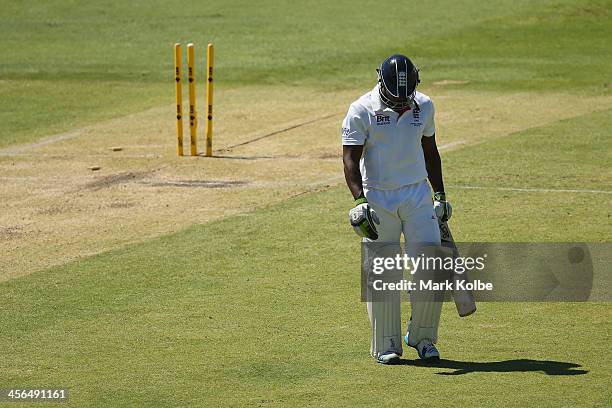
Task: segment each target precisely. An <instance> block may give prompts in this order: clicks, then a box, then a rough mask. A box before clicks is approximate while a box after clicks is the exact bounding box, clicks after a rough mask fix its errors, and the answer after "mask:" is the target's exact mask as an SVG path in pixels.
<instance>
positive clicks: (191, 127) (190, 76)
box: [187, 43, 198, 156]
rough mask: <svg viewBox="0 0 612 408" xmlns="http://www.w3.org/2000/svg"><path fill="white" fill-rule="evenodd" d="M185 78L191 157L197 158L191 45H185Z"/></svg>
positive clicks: (193, 60) (193, 62)
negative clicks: (187, 90) (187, 83)
mask: <svg viewBox="0 0 612 408" xmlns="http://www.w3.org/2000/svg"><path fill="white" fill-rule="evenodd" d="M187 71H188V72H187V78H188V80H189V131H190V136H191V155H192V156H197V154H198V147H197V141H196V139H197V128H198V114H197V111H196V93H195V55H194V45H193V43H189V44H187Z"/></svg>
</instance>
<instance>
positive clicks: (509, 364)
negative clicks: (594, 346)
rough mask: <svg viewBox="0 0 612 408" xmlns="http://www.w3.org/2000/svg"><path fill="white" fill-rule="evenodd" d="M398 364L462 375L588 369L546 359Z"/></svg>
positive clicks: (560, 372) (568, 372)
mask: <svg viewBox="0 0 612 408" xmlns="http://www.w3.org/2000/svg"><path fill="white" fill-rule="evenodd" d="M399 364H400V365H409V366H414V367H428V368H448V369H452V370H455V371H452V372H440V373H436V374H439V375H462V374H469V373H510V372H525V373H527V372H533V371H541V372H543V373H544V374H547V375H583V374H586V373H588V370H575V368H578V367H582V366H581V365H580V364H575V363H566V362H563V361H548V360H528V359H520V360H505V361H491V362H487V363H477V362H473V361H455V360H445V359H441V360H439V361H436V362H431V363H427V362H423V361H420V360H401V361H400V363H399Z"/></svg>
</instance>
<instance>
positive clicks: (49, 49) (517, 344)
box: [0, 0, 612, 407]
mask: <svg viewBox="0 0 612 408" xmlns="http://www.w3.org/2000/svg"><path fill="white" fill-rule="evenodd" d="M412 7H413V6H411V5H409V4H408V3H406V4H404V3H402V4H398V2H390V1H389V2H377V3H371V2H364V3H363V4H361V5H359V4H357V3H356V2H353V1H348V0H343V1H337V2H326V1H322V0H321V1H305V2H289V1H285V2H282V1H271V0H270V1H259V2H257V1H218V0H215V1H207V2H205V3H203V4H198V3H188V2H179V1H172V2H170V1H143V0H136V1H132V2H119V1H109V2H93V1H83V2H80V1H68V0H64V1H59V0H56V1H46V2H39V3H37V4H35V5H28V6H24V4H23V2H18V1H7V0H0V8H1V9H2V13H1V14H0V51H1V52H2V55H3V58H2V61H0V146H5V145H9V144H14V143H21V142H27V141H33V140H36V139H38V138H40V137H44V136H47V135H50V134H54V133H57V132H63V131H67V130H71V129H75V128H78V127H80V126H83V125H86V124H90V123H96V122H98V121H101V120H103V119H107V118H111V117H118V116H122V115H126V114H129V113H132V112H139V111H142V110H144V109H147V108H149V107H154V106H160V105H165V104H172V102H173V98H174V95H173V85H172V59H171V58H172V44H173V43H174V42H176V41H179V40H180V41H183V42H186V41H189V40H193V41H195V42H196V43H197V44H198V46H199V51H200V52H202V51H203V49H204V45H205V44H206V43H207V42H208V41H213V42H214V43H215V45H216V47H217V73H218V76H217V78H218V86H219V87H220V88H222V87H226V88H229V87H232V88H240V87H241V86H242V85H253V84H265V85H268V86H271V87H272V86H275V85H276V84H283V85H293V86H295V87H304V88H307V87H317V88H322V89H329V90H330V92H333V90H335V89H363V90H365V89H368V88H369V87H370V86H371V85H372V80H373V74H374V72H373V68H374V66H375V64H377V63H379V62H380V61H381V60H382V58H384V57H385V56H387V55H388V54H389V53H391V52H395V51H397V50H401V51H403V52H406V53H407V54H409V55H411V56H414V59H415V60H416V61H417V62H418V64H419V65H420V67H421V68H422V73H423V85H424V86H425V87H427V86H429V85H430V84H431V83H432V82H433V81H439V80H454V81H464V83H462V84H455V85H450V86H453V87H464V88H465V89H469V90H476V91H478V90H482V91H487V90H496V91H498V92H507V93H508V94H510V93H513V92H516V91H533V92H564V94H565V95H573V98H571V99H569V100H562V101H559V103H565V104H567V106H568V109H571V107H572V105H573V104H576V103H580V101H581V99H580V97H581V95H609V92H610V90H609V67H610V66H612V58H611V57H610V53H609V44H610V43H612V34H611V30H610V28H609V27H610V13H611V11H612V10H611V6H610V3H609V2H608V1H596V0H593V1H586V0H577V1H570V0H550V1H537V2H532V1H527V0H519V1H510V0H499V1H495V2H482V1H477V0H472V1H467V2H460V3H459V2H453V1H436V2H427V3H425V2H422V3H419V4H418V5H416V6H414V8H412ZM200 73H201V71H200ZM200 78H201V75H200ZM432 97H434V100H435V95H432ZM593 110H594V111H595V110H598V109H597V107H593ZM610 113H611V112H610V111H609V110H608V111H603V112H599V113H593V114H588V115H585V116H581V117H578V118H573V119H569V120H564V121H559V122H557V123H553V124H551V125H548V126H545V127H539V128H533V129H528V130H525V131H522V132H519V133H517V134H513V135H509V136H508V137H506V138H503V139H498V140H493V141H489V142H486V143H482V144H479V145H477V146H470V147H466V148H462V149H460V150H456V151H451V152H448V153H445V154H444V155H443V160H444V166H445V169H446V172H445V175H446V183H447V184H448V186H449V187H448V192H449V197H450V199H451V200H452V202H453V203H454V208H455V215H454V218H453V220H452V224H453V229H454V233H455V235H456V238H457V239H459V240H467V241H549V242H554V241H589V242H610V241H611V238H612V231H611V228H610V221H609V220H610V204H611V202H610V195H609V194H592V193H578V192H576V193H568V192H565V193H563V192H561V193H551V192H518V191H496V190H466V189H462V188H459V187H461V186H481V187H496V186H503V187H516V188H525V187H527V188H541V187H546V188H553V189H593V190H606V191H610V190H611V189H612V188H611V180H612V170H610V166H609V163H610V151H611V149H612V139H611V138H610V136H609V129H610V128H611V127H612V120H611V115H610ZM529 114H530V112H525V111H523V110H521V107H520V106H517V120H520V117H521V115H529ZM169 120H170V118H169ZM474 132H478V129H474ZM338 169H339V171H341V170H340V169H341V167H340V163H339V167H338ZM453 186H455V187H453ZM350 204H351V200H350V196H349V193H348V192H347V190H346V188H345V187H342V186H339V187H332V188H330V189H328V190H325V191H319V192H316V193H312V194H307V195H302V196H300V197H297V198H294V199H292V200H289V201H287V202H284V203H282V204H279V205H275V206H270V207H267V208H263V209H259V210H255V211H252V212H248V213H245V214H242V215H239V216H234V217H230V218H226V219H224V220H221V221H217V222H214V223H210V224H207V225H201V226H194V227H192V228H190V229H188V230H186V231H183V232H180V233H178V234H174V235H170V236H164V237H161V238H159V239H155V240H151V241H148V242H145V243H142V244H138V245H131V246H128V247H126V248H124V249H121V250H116V251H112V252H108V253H103V254H100V255H97V256H93V257H90V258H86V259H83V260H81V261H78V262H75V263H71V264H67V265H63V266H61V267H56V268H52V269H48V270H44V271H39V272H36V273H33V274H31V275H28V276H23V277H20V278H16V279H12V280H9V281H6V282H3V283H0V388H8V387H22V388H23V387H40V386H58V387H59V386H62V387H68V388H70V390H71V403H69V404H65V405H59V406H75V407H99V406H106V407H134V406H143V407H158V406H159V407H161V406H202V407H216V406H236V407H241V406H254V407H280V406H317V407H318V406H350V407H361V406H381V407H382V406H393V407H397V406H399V405H400V404H402V406H404V405H405V406H410V407H412V406H415V407H419V406H494V407H508V406H517V407H524V406H542V407H546V406H556V407H559V406H601V407H609V406H611V405H612V391H611V390H612V369H611V368H610V367H612V357H611V355H610V352H609V346H610V333H611V332H612V323H611V321H612V307H611V306H610V304H608V303H554V304H551V303H549V304H533V303H527V304H525V303H522V304H515V303H513V304H503V303H487V304H481V305H480V308H479V311H478V313H477V314H476V315H474V316H471V317H469V318H467V319H459V318H458V317H457V316H456V313H455V311H454V308H453V305H451V304H446V305H445V308H444V312H443V320H442V326H441V329H440V349H441V352H442V354H443V358H444V359H445V360H444V361H443V362H442V364H440V366H438V367H424V366H421V365H419V364H418V363H414V360H413V359H414V358H416V354H415V353H413V351H412V350H406V353H405V359H406V360H405V364H403V365H399V366H394V367H385V366H381V365H378V364H375V363H374V362H373V360H372V359H371V357H370V356H369V354H368V349H369V337H370V334H369V325H368V319H367V313H366V310H365V305H364V304H362V303H361V302H360V301H359V294H360V292H359V274H358V273H359V243H358V240H357V239H356V237H355V236H354V234H353V232H352V231H351V230H350V228H349V226H348V225H347V223H346V217H347V215H346V214H347V210H348V209H349V207H350ZM92 233H96V231H92ZM406 306H407V305H405V309H406V310H404V312H405V313H404V316H408V310H407V307H406ZM19 406H27V404H22V405H19ZM34 406H36V407H38V406H39V404H36V405H34ZM45 406H46V405H45ZM49 406H53V405H49Z"/></svg>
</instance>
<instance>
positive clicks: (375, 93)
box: [370, 84, 389, 112]
mask: <svg viewBox="0 0 612 408" xmlns="http://www.w3.org/2000/svg"><path fill="white" fill-rule="evenodd" d="M379 87H380V84H376V86H375V87H374V89H372V92H370V99H371V101H372V109H373V110H374V112H382V111H384V110H385V109H389V108H387V107H386V106H385V104H384V103H383V102H382V101H381V100H380V91H379Z"/></svg>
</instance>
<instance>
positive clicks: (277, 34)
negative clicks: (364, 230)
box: [0, 0, 612, 146]
mask: <svg viewBox="0 0 612 408" xmlns="http://www.w3.org/2000/svg"><path fill="white" fill-rule="evenodd" d="M0 8H1V9H2V14H1V15H0V52H1V53H2V55H3V56H4V57H3V59H2V62H0V124H1V125H0V146H2V145H7V144H10V143H16V142H27V141H30V140H35V139H37V138H39V137H41V136H46V135H49V134H52V133H57V132H62V131H66V130H69V129H73V128H74V127H77V126H82V125H85V124H89V123H95V122H97V121H99V120H102V119H106V118H110V117H116V116H121V115H125V114H128V113H132V112H137V111H140V110H143V109H145V108H148V107H153V106H159V105H160V104H171V103H172V102H173V96H172V92H173V90H172V85H171V84H172V71H173V62H172V55H173V53H172V44H173V43H174V42H176V41H182V42H187V41H195V42H196V44H197V45H198V46H199V48H198V52H199V53H200V55H203V54H202V53H203V51H204V47H205V44H206V43H208V42H209V41H213V42H214V43H215V45H216V55H217V58H216V61H217V63H216V68H217V75H216V81H217V84H218V85H219V86H221V87H228V86H232V87H239V86H241V85H249V84H258V85H260V84H268V85H271V86H273V85H276V84H289V85H293V86H311V87H312V86H314V87H324V88H325V89H330V90H333V89H335V88H351V89H354V88H359V89H367V87H369V86H371V82H372V80H373V78H374V72H373V67H374V66H376V64H379V63H380V61H381V60H382V59H383V58H384V57H386V56H388V55H389V54H390V53H393V52H397V51H398V50H402V51H403V52H405V53H407V54H409V55H410V56H412V57H413V58H414V59H415V61H416V62H417V63H418V65H419V66H420V67H421V68H422V74H423V75H422V76H423V78H422V79H423V85H424V86H427V85H428V84H430V83H431V82H432V81H436V80H447V79H451V80H457V81H469V82H470V85H469V86H470V88H472V89H501V90H507V91H515V90H531V91H534V90H539V91H544V90H548V91H550V90H562V91H576V92H589V93H594V94H601V93H609V75H608V71H609V67H610V55H609V52H608V51H609V44H610V43H611V42H612V34H611V30H610V28H609V27H610V3H609V2H607V1H605V0H550V1H537V2H533V1H528V0H497V1H495V2H482V1H480V0H469V1H463V2H461V4H458V3H457V2H455V1H451V0H439V1H434V2H428V3H427V4H425V3H418V4H416V5H413V4H411V3H402V2H392V1H383V2H377V3H376V4H372V3H370V2H363V3H362V4H359V3H358V2H354V1H350V0H342V1H333V2H329V1H324V0H313V1H304V2H294V1H278V0H266V1H221V0H214V1H206V2H204V3H189V2H184V1H178V0H172V1H145V0H134V1H130V2H123V1H108V2H98V1H68V0H49V1H45V2H43V3H41V2H39V3H36V4H30V5H27V6H25V5H24V4H23V2H20V1H10V0H3V1H0ZM201 73H202V70H201V68H200V69H199V72H198V74H199V77H200V78H202V75H201ZM200 83H202V82H200Z"/></svg>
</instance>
